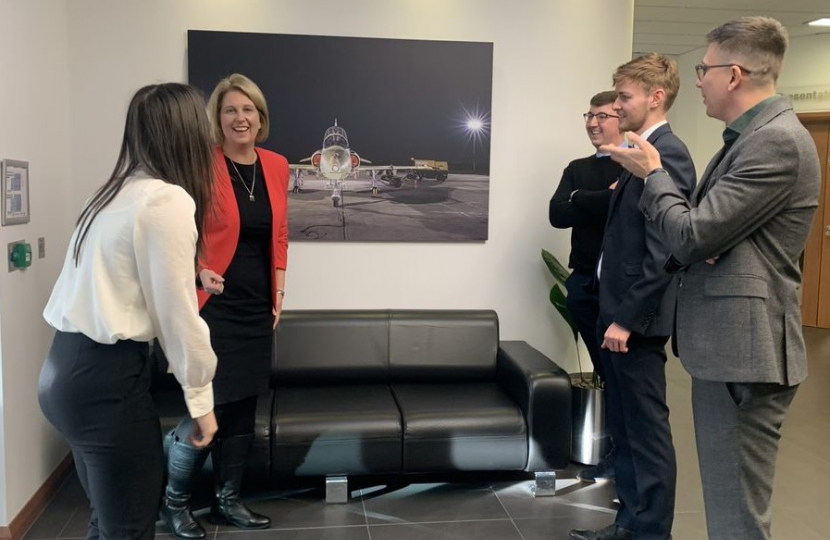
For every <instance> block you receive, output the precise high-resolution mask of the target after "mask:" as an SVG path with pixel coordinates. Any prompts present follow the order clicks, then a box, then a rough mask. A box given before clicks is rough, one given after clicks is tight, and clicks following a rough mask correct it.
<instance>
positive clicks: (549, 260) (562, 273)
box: [542, 249, 571, 285]
mask: <svg viewBox="0 0 830 540" xmlns="http://www.w3.org/2000/svg"><path fill="white" fill-rule="evenodd" d="M542 260H543V261H545V266H547V267H548V270H549V271H550V273H551V275H552V276H553V277H554V279H556V281H558V282H559V283H561V284H562V285H564V284H565V280H567V279H568V276H569V275H570V274H571V273H570V272H568V269H567V268H565V267H564V266H562V263H560V262H559V261H558V260H557V259H556V257H554V256H553V254H552V253H551V252H550V251H548V250H546V249H543V250H542Z"/></svg>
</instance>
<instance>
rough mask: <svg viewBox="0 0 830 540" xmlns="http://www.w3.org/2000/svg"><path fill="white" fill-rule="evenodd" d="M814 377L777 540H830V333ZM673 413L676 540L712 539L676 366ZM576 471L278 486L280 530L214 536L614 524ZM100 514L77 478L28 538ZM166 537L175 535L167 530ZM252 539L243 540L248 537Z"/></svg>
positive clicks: (77, 532)
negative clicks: (347, 496) (537, 483)
mask: <svg viewBox="0 0 830 540" xmlns="http://www.w3.org/2000/svg"><path fill="white" fill-rule="evenodd" d="M805 338H806V340H807V346H808V351H809V357H810V376H809V378H808V380H807V382H805V383H804V384H803V385H802V388H801V389H800V390H799V392H798V394H797V396H796V398H795V401H794V403H793V406H792V408H791V409H790V414H789V417H788V418H787V421H786V423H785V425H784V438H783V441H782V445H781V454H780V456H779V462H778V473H777V477H776V483H775V500H774V505H775V510H774V524H773V535H774V537H775V538H776V539H778V540H790V539H795V538H798V539H799V540H820V539H824V540H830V512H828V511H827V501H828V500H830V452H828V450H827V449H828V448H830V391H828V387H830V331H824V330H816V329H805ZM667 370H668V381H669V406H670V407H671V410H672V416H671V420H672V428H673V433H674V442H675V447H676V449H677V459H678V490H677V507H676V513H675V525H674V531H673V535H674V538H675V540H700V539H705V538H706V533H705V522H704V517H703V503H702V496H701V490H700V479H699V477H698V472H697V454H696V452H695V445H694V433H693V430H692V415H691V408H690V405H689V393H690V387H691V382H690V380H689V377H688V376H687V375H686V373H685V372H684V371H683V369H682V367H681V366H680V364H679V363H678V361H677V360H676V359H672V360H670V361H669V365H668V368H667ZM577 470H578V468H577V467H576V466H572V467H570V468H569V469H568V470H565V471H560V472H559V484H558V487H559V492H558V494H557V496H556V497H552V498H544V499H535V498H533V496H532V495H531V493H530V490H529V484H530V483H529V481H527V480H524V479H518V478H504V477H501V478H489V479H486V480H477V481H470V480H469V479H468V480H467V481H465V482H458V483H417V484H408V485H407V484H404V485H400V486H395V485H389V486H370V487H366V488H363V489H357V490H355V491H353V493H352V499H351V502H349V503H348V504H345V505H326V504H325V503H324V502H323V501H322V496H323V495H322V493H321V492H320V491H317V490H314V489H293V490H285V491H277V492H273V493H269V494H267V495H264V496H260V497H257V498H255V499H251V506H252V508H254V509H255V510H257V511H259V512H262V513H264V514H267V515H269V516H270V517H271V518H272V519H273V525H272V527H271V528H270V529H268V530H264V531H247V532H242V531H240V530H238V529H233V528H227V527H217V526H213V525H210V524H208V522H207V519H206V516H205V515H204V512H205V510H200V511H199V513H198V514H197V515H198V516H201V520H202V523H203V524H204V525H206V527H207V530H208V539H209V540H212V539H217V538H231V537H233V538H237V539H238V540H260V539H262V540H265V539H280V540H282V539H285V540H288V539H290V540H305V539H309V540H311V539H324V540H341V539H342V540H422V539H423V540H442V539H448V540H449V539H462V538H472V539H475V540H559V539H562V540H565V539H567V538H568V530H569V529H571V528H574V527H579V528H599V527H602V526H604V525H606V524H608V523H610V522H611V521H612V520H613V517H614V512H615V510H614V504H613V502H612V499H613V498H614V487H613V484H610V483H605V484H581V483H579V482H577V481H576V480H574V474H575V472H576V471H577ZM88 516H89V509H88V506H87V503H86V499H85V497H84V495H83V492H82V490H81V488H80V486H79V484H78V481H77V480H76V479H75V477H74V475H73V476H72V477H71V478H70V479H69V480H67V482H66V483H65V484H64V485H63V486H62V488H61V489H60V491H59V492H58V493H57V495H56V496H55V497H54V499H53V500H52V501H51V502H50V504H49V506H48V507H47V508H46V510H45V511H44V512H43V514H42V515H41V516H40V517H39V519H38V520H37V522H36V523H35V524H34V525H33V526H32V528H31V530H29V531H28V533H27V534H26V536H25V538H26V539H28V540H36V539H52V538H83V537H84V536H85V533H86V521H87V518H88ZM157 529H158V534H159V536H161V537H163V536H164V535H166V534H167V530H166V528H165V527H164V526H163V525H161V524H159V525H158V527H157ZM240 533H241V534H243V535H244V536H243V537H242V538H239V537H238V536H236V535H237V534H240Z"/></svg>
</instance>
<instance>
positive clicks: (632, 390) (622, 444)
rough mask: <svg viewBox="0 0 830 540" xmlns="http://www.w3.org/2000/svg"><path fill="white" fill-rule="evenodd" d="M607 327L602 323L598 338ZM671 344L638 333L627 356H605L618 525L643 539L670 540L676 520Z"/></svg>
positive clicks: (604, 350) (639, 539) (675, 464)
mask: <svg viewBox="0 0 830 540" xmlns="http://www.w3.org/2000/svg"><path fill="white" fill-rule="evenodd" d="M606 328H607V327H606V325H604V324H600V325H599V328H598V330H599V332H598V336H602V335H604V334H605V330H606ZM667 341H668V338H667V337H644V336H640V335H637V334H632V335H631V337H630V338H629V340H628V352H627V353H625V354H620V353H612V352H610V351H608V350H607V349H601V352H600V358H601V359H602V362H603V365H604V368H605V369H604V371H605V374H606V378H605V394H606V400H607V401H606V407H605V410H606V420H607V422H608V429H609V431H610V433H611V437H612V439H613V440H614V448H615V450H616V461H615V462H614V466H615V468H616V469H615V472H616V488H617V495H618V496H619V498H620V509H619V511H618V512H617V519H616V523H617V525H618V526H620V527H623V528H625V529H628V530H630V531H634V538H636V539H637V540H667V539H668V538H669V534H670V533H671V528H672V523H673V521H674V500H675V486H676V483H677V460H676V458H675V453H674V445H673V443H672V436H671V427H670V426H669V408H668V406H667V405H666V350H665V346H666V343H667Z"/></svg>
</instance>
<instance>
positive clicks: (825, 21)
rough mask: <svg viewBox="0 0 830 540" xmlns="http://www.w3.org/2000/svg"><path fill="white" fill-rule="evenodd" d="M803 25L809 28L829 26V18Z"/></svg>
mask: <svg viewBox="0 0 830 540" xmlns="http://www.w3.org/2000/svg"><path fill="white" fill-rule="evenodd" d="M805 24H807V25H809V26H830V17H823V18H821V19H816V20H813V21H807V22H806V23H805Z"/></svg>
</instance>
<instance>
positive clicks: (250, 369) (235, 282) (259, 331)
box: [201, 157, 274, 405]
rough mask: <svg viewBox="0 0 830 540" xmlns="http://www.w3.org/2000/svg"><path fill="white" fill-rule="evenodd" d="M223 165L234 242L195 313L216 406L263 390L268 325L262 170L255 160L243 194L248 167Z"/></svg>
mask: <svg viewBox="0 0 830 540" xmlns="http://www.w3.org/2000/svg"><path fill="white" fill-rule="evenodd" d="M225 161H226V163H227V166H228V172H229V173H230V177H231V185H233V191H234V194H235V195H236V202H237V205H238V206H239V220H240V230H239V242H238V243H237V246H236V252H235V253H234V256H233V259H231V264H230V266H228V269H227V270H226V271H225V274H224V276H223V277H224V278H225V290H224V292H223V293H222V294H220V295H218V296H212V297H211V298H210V299H209V300H208V301H207V303H206V304H205V305H204V307H203V308H202V311H201V316H202V318H203V319H204V320H205V321H206V322H207V324H208V326H209V327H210V341H211V345H212V346H213V350H214V351H216V356H217V359H218V363H217V365H216V375H215V376H214V378H213V395H214V402H215V403H216V404H217V405H221V404H225V403H231V402H234V401H239V400H241V399H244V398H247V397H250V396H257V395H259V394H261V393H263V392H265V391H266V390H267V389H268V377H269V374H270V366H271V349H272V342H273V323H274V316H273V314H272V311H271V310H272V308H273V302H272V293H271V279H272V278H271V274H272V273H273V270H272V268H271V266H272V265H271V230H272V229H271V224H272V220H273V216H272V214H271V203H270V201H269V200H268V191H267V188H266V186H265V177H264V174H263V172H262V167H261V164H260V163H259V162H258V160H257V163H256V182H255V183H254V184H253V189H252V190H251V192H249V188H251V187H252V183H251V178H252V176H253V173H254V165H242V164H240V163H234V162H232V161H231V160H230V159H228V158H227V157H226V158H225ZM237 172H238V173H239V174H237ZM240 175H241V176H242V177H243V179H240V178H239V176H240ZM243 182H244V183H243ZM252 196H253V199H254V200H253V201H252V200H250V199H251V197H252Z"/></svg>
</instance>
